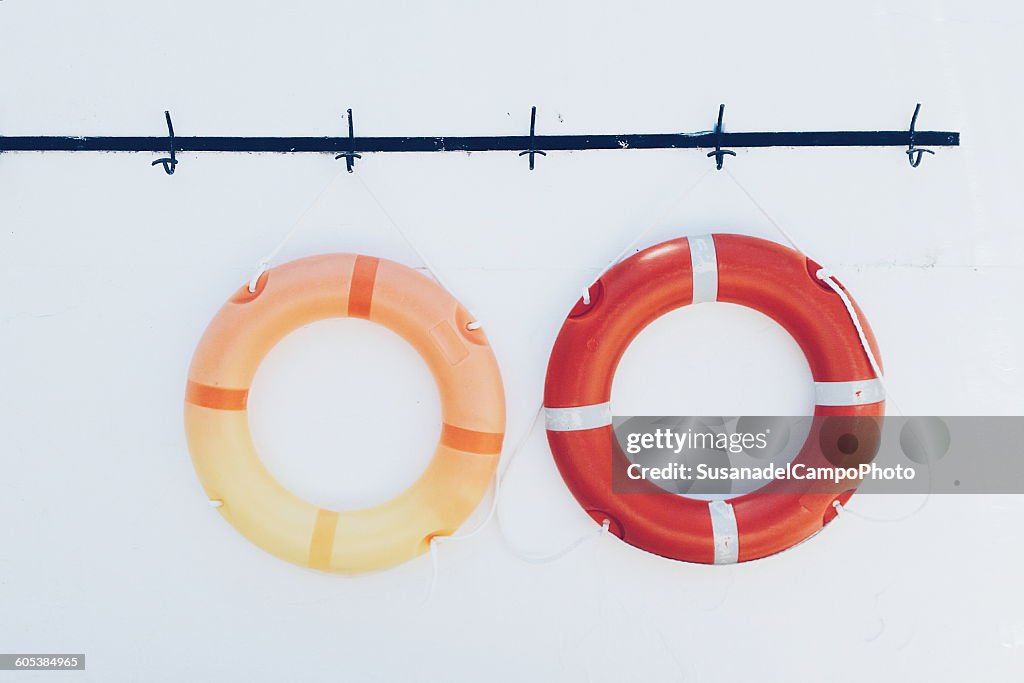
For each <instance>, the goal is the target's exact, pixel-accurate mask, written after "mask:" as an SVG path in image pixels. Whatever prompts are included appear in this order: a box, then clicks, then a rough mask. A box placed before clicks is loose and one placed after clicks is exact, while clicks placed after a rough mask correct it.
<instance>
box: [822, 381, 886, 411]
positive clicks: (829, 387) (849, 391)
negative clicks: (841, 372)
mask: <svg viewBox="0 0 1024 683" xmlns="http://www.w3.org/2000/svg"><path fill="white" fill-rule="evenodd" d="M884 400H885V386H884V385H883V384H882V380H880V379H877V378H876V379H858V380H853V381H852V382H815V383H814V402H815V403H816V404H818V405H819V406H863V405H867V404H869V403H878V402H879V401H884Z"/></svg>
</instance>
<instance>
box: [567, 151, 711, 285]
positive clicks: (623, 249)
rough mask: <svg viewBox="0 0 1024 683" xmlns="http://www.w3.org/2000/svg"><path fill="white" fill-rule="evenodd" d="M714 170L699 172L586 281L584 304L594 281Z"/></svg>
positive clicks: (631, 248)
mask: <svg viewBox="0 0 1024 683" xmlns="http://www.w3.org/2000/svg"><path fill="white" fill-rule="evenodd" d="M714 170H715V169H712V168H709V169H708V170H707V171H705V172H704V173H703V174H701V176H700V177H699V178H697V179H696V180H695V181H693V182H692V183H691V184H690V185H688V186H687V187H686V189H685V190H683V191H682V192H681V193H680V194H679V196H678V197H677V198H676V200H675V201H674V202H672V203H671V204H669V205H668V206H667V207H665V209H663V210H662V211H661V213H659V214H658V215H657V216H655V218H654V219H653V220H649V221H647V227H646V228H644V229H643V230H641V231H640V232H638V233H637V234H636V236H635V237H633V239H632V240H630V241H629V243H628V244H627V245H626V246H625V247H623V248H622V251H620V252H619V253H618V254H616V255H615V256H614V257H613V258H612V260H611V261H609V262H608V263H606V264H605V266H604V268H602V269H601V270H600V272H598V274H597V275H595V276H594V277H593V279H591V280H590V282H589V283H587V286H586V287H584V288H583V303H584V304H587V305H589V304H590V288H591V287H593V286H594V283H596V282H597V281H598V280H600V279H601V277H602V276H603V275H604V274H605V273H607V272H608V271H609V270H610V269H611V267H612V266H614V265H615V264H616V263H618V262H619V261H621V260H623V259H624V258H626V256H628V255H629V253H630V252H631V251H635V249H636V245H637V244H638V243H639V242H640V240H642V239H643V238H644V237H646V236H647V233H649V232H650V231H651V230H653V229H654V227H655V226H656V225H657V224H658V223H659V222H660V221H661V219H662V218H664V217H665V216H667V215H668V214H669V213H670V212H671V211H672V210H673V209H675V208H676V207H677V206H679V204H681V203H682V201H683V200H684V199H686V198H687V197H689V196H690V195H691V194H693V191H694V190H696V189H697V188H698V187H700V185H701V183H703V182H704V181H705V180H706V179H707V177H708V176H709V175H711V172H712V171H714Z"/></svg>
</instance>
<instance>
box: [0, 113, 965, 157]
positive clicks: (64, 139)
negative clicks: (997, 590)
mask: <svg viewBox="0 0 1024 683" xmlns="http://www.w3.org/2000/svg"><path fill="white" fill-rule="evenodd" d="M920 106H921V105H917V108H916V109H915V111H914V116H913V118H912V120H911V126H910V128H909V129H907V130H876V131H814V132H784V131H777V132H727V131H724V130H722V115H723V114H724V109H725V106H724V105H722V106H721V108H720V109H719V119H718V123H717V125H716V126H715V130H713V131H707V132H699V133H627V134H621V135H604V134H599V135H536V134H535V125H536V107H534V109H533V111H532V113H531V122H530V134H529V135H481V136H444V137H357V136H355V135H354V131H353V126H352V116H351V114H352V112H351V110H349V135H348V136H347V137H237V136H185V137H180V136H175V135H174V127H173V124H172V123H171V117H170V114H169V113H166V112H165V116H166V121H167V127H168V135H166V136H163V137H156V136H130V137H129V136H112V137H106V136H98V137H87V136H53V135H44V136H40V135H31V136H7V137H5V136H0V152H169V153H170V157H168V158H164V159H159V160H157V161H155V162H154V165H156V164H162V165H163V166H164V170H166V171H167V172H168V173H173V172H174V167H175V166H176V165H177V163H178V159H177V158H176V153H177V152H249V153H271V154H300V153H319V154H335V155H337V158H339V159H340V158H344V159H345V160H346V163H347V164H348V166H349V170H350V171H351V170H352V165H353V162H354V160H355V159H358V158H359V157H360V154H379V153H392V152H519V153H520V154H529V155H530V168H531V169H532V168H533V164H534V155H535V154H539V155H543V154H544V151H548V152H553V151H577V150H610V149H711V150H713V151H712V152H710V153H709V154H708V156H709V157H715V160H716V165H717V167H718V168H721V167H722V163H723V160H724V156H725V155H727V154H732V152H731V150H729V149H725V148H728V147H744V148H763V147H905V148H906V150H905V152H906V154H907V156H908V158H909V159H910V163H911V165H912V166H915V167H916V166H917V165H918V164H919V163H920V160H921V155H922V154H925V153H928V154H931V153H933V152H932V150H929V149H926V148H924V147H920V146H919V145H926V146H929V147H956V146H958V145H959V144H960V133H958V132H951V131H918V130H915V124H916V120H917V114H918V111H919V110H920Z"/></svg>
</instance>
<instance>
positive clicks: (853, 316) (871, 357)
mask: <svg viewBox="0 0 1024 683" xmlns="http://www.w3.org/2000/svg"><path fill="white" fill-rule="evenodd" d="M725 172H726V174H728V176H729V178H731V179H732V181H733V183H735V185H736V187H737V188H739V190H740V191H741V192H742V193H743V194H744V195H746V197H747V199H749V200H750V203H751V204H753V205H754V207H755V208H756V209H757V210H758V211H759V212H760V213H761V215H762V216H764V218H765V219H766V220H767V221H768V222H769V223H771V224H772V225H773V226H774V227H775V229H776V230H778V231H779V234H781V235H782V236H783V237H784V238H785V239H786V241H787V242H789V244H790V246H791V247H793V248H794V249H796V250H797V251H798V252H800V253H801V254H803V255H804V256H806V257H808V258H810V259H811V260H812V261H814V262H815V263H821V261H819V260H818V259H816V258H814V257H812V256H811V255H810V253H809V252H808V251H807V250H806V249H804V248H803V247H802V246H800V245H799V244H798V243H797V241H796V240H795V239H794V238H793V236H792V235H791V234H789V231H787V230H786V229H785V228H783V227H782V225H781V224H780V223H779V222H778V221H776V220H775V219H774V218H772V216H771V214H769V213H768V211H767V210H766V209H765V208H764V207H763V206H761V204H760V203H759V202H758V201H757V200H756V199H755V198H754V195H753V194H751V192H750V191H749V190H748V189H747V188H746V186H744V185H743V183H741V182H740V180H739V178H737V177H736V176H735V174H733V172H732V171H731V170H729V169H728V168H726V169H725ZM815 277H817V278H818V279H819V280H821V281H822V282H823V283H825V284H826V285H828V287H829V289H831V290H832V291H833V292H835V293H836V294H838V295H839V299H840V300H841V301H842V302H843V306H844V307H845V308H846V314H847V315H848V316H849V318H850V321H851V322H852V323H853V327H854V329H855V330H856V331H857V338H858V340H859V341H860V345H861V348H862V349H864V355H865V356H867V359H868V363H869V364H870V365H871V371H872V372H874V373H875V378H877V379H878V383H879V384H880V385H881V386H882V389H883V391H885V397H886V399H887V400H888V401H890V402H891V403H892V405H893V407H894V408H895V409H896V412H898V413H899V414H901V415H903V414H904V413H903V410H902V409H901V408H900V405H899V403H898V402H897V401H896V398H895V397H894V396H892V395H891V393H890V392H889V388H888V387H887V386H886V384H885V376H884V375H883V374H882V367H881V365H880V364H879V362H878V359H877V358H876V357H875V352H874V350H872V348H871V344H870V343H869V342H868V338H867V335H866V334H865V332H864V324H863V322H862V321H861V319H860V315H859V314H858V313H857V309H856V308H855V307H854V305H853V301H852V300H851V299H850V296H849V295H848V294H847V293H846V291H845V290H844V289H843V287H842V285H840V284H839V282H838V281H837V280H836V278H835V274H834V273H833V272H832V271H831V270H830V269H828V268H825V267H821V268H819V269H818V271H817V272H816V273H815Z"/></svg>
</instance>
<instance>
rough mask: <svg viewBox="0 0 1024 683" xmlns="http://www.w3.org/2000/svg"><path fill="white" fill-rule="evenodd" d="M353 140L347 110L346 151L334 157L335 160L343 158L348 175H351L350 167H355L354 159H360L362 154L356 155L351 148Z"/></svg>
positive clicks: (350, 119)
mask: <svg viewBox="0 0 1024 683" xmlns="http://www.w3.org/2000/svg"><path fill="white" fill-rule="evenodd" d="M354 139H355V125H354V124H353V122H352V110H351V109H349V110H348V151H347V152H342V153H341V154H339V155H337V156H336V157H334V158H335V159H341V158H342V157H345V168H347V169H348V172H349V173H352V167H353V166H355V163H356V161H355V160H356V159H362V158H363V155H362V154H356V153H355V152H354V151H353V150H352V147H353V146H354V143H353V140H354Z"/></svg>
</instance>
